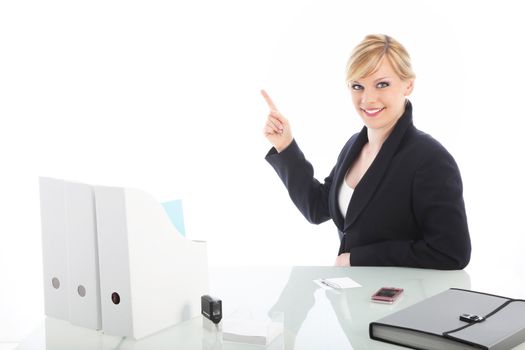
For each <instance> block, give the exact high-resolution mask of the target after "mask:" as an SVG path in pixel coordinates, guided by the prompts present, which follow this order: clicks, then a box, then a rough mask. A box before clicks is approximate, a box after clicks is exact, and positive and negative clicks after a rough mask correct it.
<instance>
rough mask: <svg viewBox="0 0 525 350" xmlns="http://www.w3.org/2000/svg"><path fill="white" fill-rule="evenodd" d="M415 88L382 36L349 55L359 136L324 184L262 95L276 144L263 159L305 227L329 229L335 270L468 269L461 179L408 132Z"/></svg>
mask: <svg viewBox="0 0 525 350" xmlns="http://www.w3.org/2000/svg"><path fill="white" fill-rule="evenodd" d="M414 79H415V74H414V72H413V71H412V68H411V63H410V57H409V55H408V53H407V51H406V50H405V48H404V47H403V46H402V45H401V44H400V43H399V42H397V41H396V40H394V39H393V38H391V37H389V36H387V35H368V36H366V37H365V38H364V40H363V41H362V42H361V43H360V44H359V45H358V46H357V47H356V48H355V49H354V50H353V52H352V54H351V56H350V58H349V60H348V63H347V70H346V81H347V84H348V88H349V92H350V94H351V96H352V101H353V104H354V107H355V109H356V111H357V114H358V115H359V116H360V117H361V119H362V121H363V123H364V127H363V129H362V130H361V132H359V133H357V134H355V135H353V136H352V137H350V139H349V140H348V141H347V142H346V144H345V145H344V147H343V149H342V151H341V153H340V154H339V157H338V159H337V162H336V164H335V166H334V168H333V169H332V171H331V173H330V175H329V176H328V177H327V178H325V179H324V183H321V182H319V181H318V180H316V179H315V178H314V177H313V168H312V165H311V164H310V163H309V162H308V161H307V160H306V158H305V156H304V154H303V153H302V151H301V149H300V148H299V145H298V143H297V141H296V140H295V139H294V138H293V136H292V132H291V128H290V123H289V122H288V120H287V119H286V118H285V117H284V116H283V115H282V114H281V113H279V111H278V109H277V107H276V106H275V104H274V103H273V101H272V100H271V98H270V96H269V95H268V94H267V93H266V92H265V91H262V94H263V97H264V98H265V100H266V102H267V103H268V106H269V109H270V112H269V114H268V119H267V121H266V124H265V127H264V134H265V136H266V138H267V139H268V140H269V141H270V143H271V144H272V145H273V147H272V149H271V150H270V151H269V152H268V154H267V155H266V160H267V161H268V162H269V163H270V164H271V165H272V166H273V168H274V169H275V171H276V172H277V174H278V175H279V177H280V178H281V180H282V181H283V183H284V184H285V186H286V188H287V189H288V193H289V195H290V197H291V199H292V201H293V202H294V204H295V205H296V206H297V208H298V209H299V210H300V211H301V213H302V214H303V215H304V216H305V218H306V219H307V220H308V221H310V222H311V223H314V224H319V223H322V222H324V221H327V220H329V219H332V220H333V222H334V224H335V225H336V226H337V229H338V231H339V235H340V238H341V245H340V248H339V253H338V256H337V258H336V262H335V264H336V265H338V266H350V265H353V266H360V265H361V266H362V265H366V266H407V267H419V268H431V269H443V270H453V269H462V268H464V267H465V266H466V265H467V264H468V262H469V260H470V250H471V247H470V237H469V231H468V226H467V218H466V214H465V205H464V202H463V188H462V181H461V175H460V172H459V169H458V166H457V164H456V162H455V161H454V158H453V157H452V156H451V155H450V153H449V152H448V151H447V150H446V149H445V148H444V147H443V146H442V145H441V144H440V143H439V142H438V141H436V140H435V139H433V138H432V137H431V136H430V135H428V134H426V133H424V132H422V131H420V130H418V129H416V128H415V127H414V124H413V122H412V104H411V102H410V101H409V100H408V99H407V97H408V96H409V95H410V94H411V92H412V90H413V88H414Z"/></svg>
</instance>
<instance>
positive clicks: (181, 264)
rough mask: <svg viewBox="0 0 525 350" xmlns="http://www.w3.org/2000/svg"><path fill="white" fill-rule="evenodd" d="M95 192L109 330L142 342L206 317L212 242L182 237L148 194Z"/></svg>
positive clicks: (114, 190) (105, 324)
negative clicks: (202, 303)
mask: <svg viewBox="0 0 525 350" xmlns="http://www.w3.org/2000/svg"><path fill="white" fill-rule="evenodd" d="M94 189H95V200H96V213H97V232H98V247H99V265H100V290H101V307H102V324H103V329H104V332H105V333H106V334H111V335H119V336H131V337H133V338H135V339H139V338H142V337H144V336H147V335H150V334H152V333H155V332H157V331H160V330H162V329H164V328H167V327H169V326H172V325H174V324H177V323H179V322H182V321H185V320H187V319H189V318H192V317H196V316H198V315H200V297H201V295H203V294H207V293H208V261H207V253H206V243H205V242H198V241H191V240H189V239H186V238H184V237H181V236H180V235H179V233H178V232H177V231H176V229H175V227H174V226H173V225H172V224H171V222H170V219H169V218H168V216H167V214H166V212H165V210H164V208H163V207H162V206H161V204H160V203H158V202H157V201H156V200H155V199H154V198H153V197H151V196H149V195H148V194H146V193H144V192H142V191H139V190H136V189H130V188H119V187H102V186H95V187H94Z"/></svg>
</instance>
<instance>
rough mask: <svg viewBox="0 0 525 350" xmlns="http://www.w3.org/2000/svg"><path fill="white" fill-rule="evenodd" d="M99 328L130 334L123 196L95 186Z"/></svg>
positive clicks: (121, 191) (130, 318)
mask: <svg viewBox="0 0 525 350" xmlns="http://www.w3.org/2000/svg"><path fill="white" fill-rule="evenodd" d="M94 190H95V203H96V205H95V207H96V216H97V237H98V253H99V271H100V298H101V303H100V304H101V309H102V328H103V329H104V332H105V333H106V334H111V335H118V336H132V335H133V333H134V332H133V317H132V316H133V313H132V303H131V297H132V296H131V287H130V286H131V282H130V270H129V247H128V239H127V219H126V207H125V193H124V190H123V189H121V188H114V187H103V186H95V187H94Z"/></svg>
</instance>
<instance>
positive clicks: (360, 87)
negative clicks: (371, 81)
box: [352, 84, 363, 90]
mask: <svg viewBox="0 0 525 350" xmlns="http://www.w3.org/2000/svg"><path fill="white" fill-rule="evenodd" d="M362 89H363V87H362V86H361V85H359V84H352V90H362Z"/></svg>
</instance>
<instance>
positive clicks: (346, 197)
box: [337, 179, 354, 218]
mask: <svg viewBox="0 0 525 350" xmlns="http://www.w3.org/2000/svg"><path fill="white" fill-rule="evenodd" d="M353 193H354V189H353V188H352V187H350V186H348V184H347V183H346V180H345V179H343V183H342V184H341V186H340V187H339V196H337V201H338V203H339V210H340V211H341V215H343V218H346V211H347V210H348V206H349V205H350V199H352V194H353Z"/></svg>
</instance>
